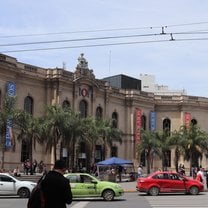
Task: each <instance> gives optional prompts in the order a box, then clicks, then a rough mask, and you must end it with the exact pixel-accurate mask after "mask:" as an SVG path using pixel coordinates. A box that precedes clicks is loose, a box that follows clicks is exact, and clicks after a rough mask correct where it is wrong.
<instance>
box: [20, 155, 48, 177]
mask: <svg viewBox="0 0 208 208" xmlns="http://www.w3.org/2000/svg"><path fill="white" fill-rule="evenodd" d="M22 167H23V172H24V174H26V175H28V174H34V173H44V172H45V171H46V165H45V164H44V162H43V161H42V160H41V161H40V162H39V163H38V162H37V160H34V161H33V162H32V163H31V162H30V160H29V159H27V160H25V161H24V163H22Z"/></svg>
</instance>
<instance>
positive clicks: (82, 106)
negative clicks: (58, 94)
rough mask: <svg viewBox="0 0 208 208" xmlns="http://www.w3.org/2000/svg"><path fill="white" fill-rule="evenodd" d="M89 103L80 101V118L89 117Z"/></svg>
mask: <svg viewBox="0 0 208 208" xmlns="http://www.w3.org/2000/svg"><path fill="white" fill-rule="evenodd" d="M87 107H88V106H87V102H86V101H85V100H82V101H80V103H79V111H80V116H81V117H82V118H86V117H87Z"/></svg>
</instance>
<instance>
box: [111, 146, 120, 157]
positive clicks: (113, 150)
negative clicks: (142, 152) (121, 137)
mask: <svg viewBox="0 0 208 208" xmlns="http://www.w3.org/2000/svg"><path fill="white" fill-rule="evenodd" d="M111 157H118V147H116V146H113V147H111Z"/></svg>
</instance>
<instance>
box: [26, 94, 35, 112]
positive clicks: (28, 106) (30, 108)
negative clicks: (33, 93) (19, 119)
mask: <svg viewBox="0 0 208 208" xmlns="http://www.w3.org/2000/svg"><path fill="white" fill-rule="evenodd" d="M24 110H25V111H26V112H27V113H30V114H33V99H32V97H30V96H27V97H26V98H25V100H24Z"/></svg>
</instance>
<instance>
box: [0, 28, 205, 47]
mask: <svg viewBox="0 0 208 208" xmlns="http://www.w3.org/2000/svg"><path fill="white" fill-rule="evenodd" d="M193 34H194V35H197V34H208V31H188V32H173V33H170V32H168V33H166V32H163V33H152V34H135V35H119V36H104V37H90V38H76V39H64V40H50V41H35V42H20V43H4V44H0V47H5V46H20V45H36V44H51V43H64V42H80V41H92V40H108V39H121V38H135V37H152V36H164V35H168V36H169V35H193Z"/></svg>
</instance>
